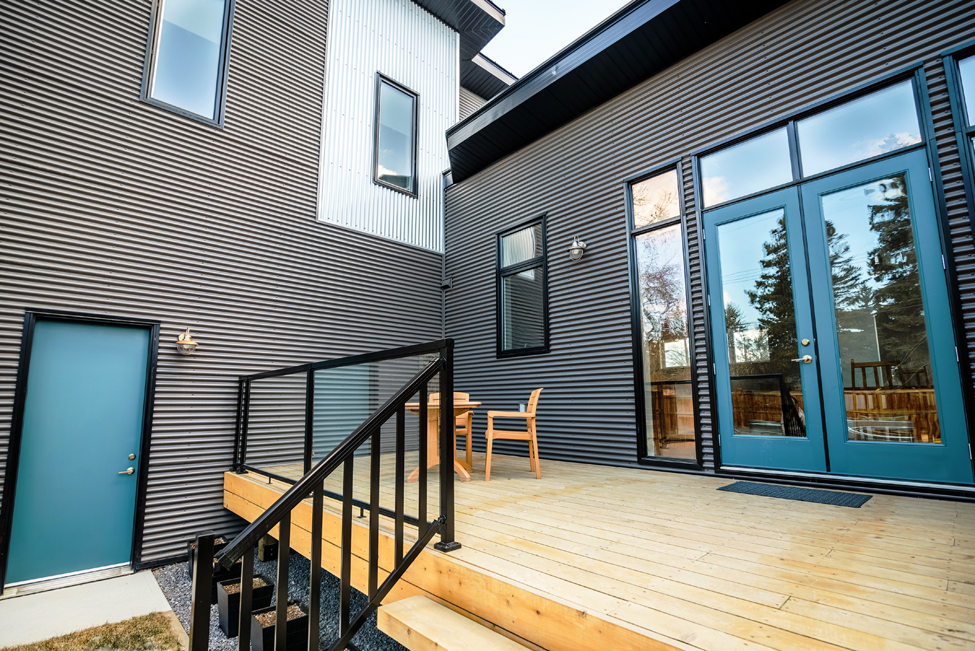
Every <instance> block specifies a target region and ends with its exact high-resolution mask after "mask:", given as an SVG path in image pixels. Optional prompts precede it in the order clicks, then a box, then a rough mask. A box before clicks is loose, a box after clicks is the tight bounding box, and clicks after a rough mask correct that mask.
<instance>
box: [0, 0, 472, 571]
mask: <svg viewBox="0 0 975 651" xmlns="http://www.w3.org/2000/svg"><path fill="white" fill-rule="evenodd" d="M149 9H150V3H149V2H148V1H147V0H128V1H125V2H123V1H121V0H119V1H117V2H111V3H88V4H79V3H59V4H56V5H55V4H51V3H43V2H28V1H25V2H17V3H12V2H4V3H0V59H2V61H3V66H2V67H0V89H2V90H0V93H2V99H3V101H2V102H0V130H2V138H3V141H2V142H3V144H2V146H0V159H2V164H0V184H2V187H3V188H4V190H3V193H2V195H3V196H2V202H3V205H2V209H0V471H2V469H3V467H4V466H5V460H6V453H7V440H8V434H9V425H10V414H11V407H12V401H13V392H14V378H15V374H16V369H17V359H18V351H19V348H20V334H21V323H22V321H23V313H24V309H25V308H26V307H36V308H46V309H61V310H73V311H79V312H89V313H99V314H109V315H117V316H129V317H141V318H150V319H158V320H159V321H161V322H162V334H161V343H160V349H159V372H158V381H157V386H156V400H155V419H154V426H153V429H152V440H151V443H152V448H151V453H150V459H149V477H148V495H147V504H146V525H145V532H144V533H145V536H144V546H143V547H142V549H140V550H137V553H138V554H139V558H141V560H142V561H152V560H154V559H161V558H166V557H169V556H173V555H175V554H179V553H182V552H183V551H184V550H185V547H184V546H183V545H184V543H185V541H186V540H187V539H189V538H190V537H192V536H193V535H194V534H195V533H196V532H198V531H201V530H205V529H211V528H212V529H216V530H218V531H220V532H226V533H233V531H235V530H236V528H237V527H239V526H240V522H241V521H240V520H239V518H237V516H235V515H233V514H231V513H229V512H228V511H226V510H225V509H224V508H223V472H224V471H225V470H226V469H227V468H229V466H230V463H231V458H232V456H233V449H234V436H233V434H234V419H235V409H236V398H237V382H236V379H237V377H238V376H239V375H245V374H250V373H256V372H259V371H264V370H269V369H273V368H282V367H286V366H292V365H295V364H300V363H304V362H309V361H314V360H320V359H329V358H334V357H340V356H344V355H349V354H356V353H364V352H369V351H373V350H379V349H383V348H388V347H392V346H397V345H405V344H412V343H418V342H421V341H430V340H433V339H439V338H440V336H441V292H440V284H439V279H440V273H441V256H440V255H439V254H436V253H433V252H430V251H424V250H421V249H418V248H416V247H411V246H406V245H403V244H399V243H396V242H392V241H389V240H384V239H381V238H378V237H373V236H369V235H366V234H364V233H358V232H354V231H351V230H349V229H343V228H339V227H336V226H333V225H331V224H325V223H321V222H318V221H316V219H315V206H316V192H317V183H318V176H319V155H320V136H321V115H322V97H323V82H324V74H325V35H326V14H327V6H326V4H325V3H322V2H301V1H298V0H276V1H266V2H253V1H251V0H238V2H237V9H236V14H235V20H234V34H233V44H232V55H231V61H230V78H229V88H228V94H227V111H226V116H227V117H226V125H225V128H224V129H217V128H214V127H212V126H208V125H204V124H201V123H198V122H195V121H193V120H189V119H186V118H183V117H180V116H178V115H175V114H173V113H171V112H168V111H165V110H162V109H160V108H157V107H154V106H150V105H148V104H145V103H143V102H140V101H139V89H140V83H141V78H142V66H143V56H144V53H145V43H146V32H147V29H148V23H149ZM398 38H400V39H401V40H402V39H407V40H408V39H409V34H408V32H407V31H406V30H405V28H404V30H403V32H402V34H401V35H400V36H399V37H398ZM451 106H453V103H452V104H451ZM451 110H453V109H451ZM441 137H442V134H441ZM437 171H438V173H439V169H438V170H437ZM438 182H439V175H438ZM186 326H191V327H192V328H193V335H194V338H196V339H197V340H198V341H199V342H200V348H199V350H198V351H197V352H196V354H195V355H193V356H192V357H182V356H180V355H178V354H177V353H176V350H175V346H174V343H175V341H176V337H177V335H178V333H179V332H181V331H182V329H183V328H185V327H186ZM302 397H303V394H302Z"/></svg>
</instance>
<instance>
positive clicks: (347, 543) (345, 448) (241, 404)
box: [190, 339, 460, 651]
mask: <svg viewBox="0 0 975 651" xmlns="http://www.w3.org/2000/svg"><path fill="white" fill-rule="evenodd" d="M430 354H434V355H436V358H435V359H433V360H432V361H430V362H429V363H428V364H426V365H425V366H424V367H423V368H422V369H421V370H420V371H419V372H418V373H416V374H415V375H414V376H413V377H412V378H410V380H409V381H407V382H406V383H405V384H403V385H402V386H401V387H400V388H399V389H398V390H397V391H396V392H395V393H394V394H393V395H392V396H391V397H390V398H388V399H387V400H386V401H385V402H384V403H383V404H382V406H380V407H379V408H378V409H376V410H375V411H373V412H372V413H371V414H370V415H369V416H368V417H367V418H366V419H365V420H364V421H363V422H362V423H361V424H360V425H359V426H358V427H356V428H355V430H354V431H353V432H352V433H351V434H349V435H348V436H347V437H346V438H345V439H344V440H343V441H342V442H341V443H339V444H338V445H337V446H336V447H335V448H334V450H332V451H331V453H329V454H328V455H327V456H325V458H323V459H322V460H321V461H319V462H318V463H317V464H316V465H314V467H312V464H311V461H312V455H313V447H314V446H313V440H314V431H313V430H314V423H313V421H314V417H315V413H316V411H315V404H314V400H315V395H316V392H315V372H316V371H320V370H322V369H328V368H339V367H343V366H353V365H359V364H370V363H375V362H379V361H384V360H392V359H401V358H406V357H416V356H422V355H430ZM299 373H305V374H307V375H306V380H305V405H304V418H305V422H304V442H303V446H302V447H303V450H302V466H303V469H304V471H305V472H304V475H303V476H302V477H301V479H299V480H297V481H295V480H291V479H288V478H286V477H283V476H277V478H279V479H281V480H283V481H285V482H287V483H291V484H292V486H291V488H289V489H288V490H287V491H286V492H285V493H284V494H283V495H282V496H281V497H280V498H279V499H278V500H277V501H276V502H275V503H274V504H273V505H271V507H269V508H268V509H267V510H266V511H264V513H263V514H261V515H260V516H259V517H258V518H257V519H256V520H254V521H253V522H252V523H251V524H250V525H248V526H247V527H246V528H245V529H244V530H243V531H242V532H241V533H240V534H239V535H238V536H237V537H236V538H234V539H233V540H232V541H230V542H229V543H228V544H227V545H226V546H225V547H224V548H223V549H222V550H221V551H220V552H219V553H218V554H216V555H215V556H214V538H215V534H213V533H207V534H203V535H200V536H198V537H197V543H196V563H195V566H194V568H193V593H192V605H191V620H190V649H191V651H204V650H205V649H207V647H208V644H209V629H210V598H211V585H212V579H213V572H214V570H215V569H219V568H220V567H223V568H230V567H232V566H233V565H234V563H236V562H237V561H238V560H240V561H241V585H240V616H239V622H240V628H239V631H238V635H239V648H240V649H242V650H246V649H249V648H250V643H251V635H250V631H251V629H250V626H251V621H250V620H251V615H252V590H253V567H254V547H255V545H256V543H257V541H258V540H259V539H260V538H261V537H263V536H265V535H267V534H268V533H269V532H270V531H271V530H272V529H273V528H274V527H278V567H277V604H276V607H275V631H274V638H275V646H274V648H275V649H276V650H277V651H284V649H285V648H286V644H287V609H288V606H289V601H288V584H289V574H288V571H289V562H290V545H291V541H290V536H291V516H292V511H293V510H294V509H295V508H296V507H297V506H298V505H299V504H301V503H302V502H303V501H304V500H305V499H306V498H307V497H308V496H309V495H310V496H311V497H312V521H311V532H310V533H311V549H310V559H309V560H310V562H311V572H310V577H309V593H308V611H309V612H308V613H307V615H308V649H309V651H317V649H318V648H319V644H320V640H319V637H320V632H319V615H320V608H321V569H322V528H323V518H324V515H325V511H324V499H325V498H326V497H329V498H332V499H335V500H337V501H340V502H341V535H340V538H341V550H340V559H341V560H340V568H341V569H340V576H339V580H340V594H339V629H340V630H339V639H338V640H336V641H335V642H334V643H332V644H331V645H330V646H329V649H331V650H332V651H338V650H340V649H345V648H350V649H351V648H354V647H353V646H352V645H351V644H350V641H351V639H352V637H353V636H354V635H355V634H356V632H357V631H358V630H359V628H360V627H361V626H362V625H363V624H364V623H365V622H366V621H367V620H368V618H369V616H370V615H371V614H372V613H373V612H374V611H375V610H376V609H377V608H378V607H379V605H380V603H381V602H382V600H383V598H384V597H385V596H386V595H387V594H388V593H389V591H390V590H391V589H392V588H393V586H394V585H395V583H396V582H397V581H398V580H399V579H400V578H401V577H402V576H403V574H404V573H405V572H406V571H407V570H408V569H409V567H410V565H411V563H412V562H413V561H414V560H415V559H416V558H417V557H418V556H419V555H420V553H421V552H422V551H423V549H424V548H425V547H426V545H427V544H428V543H429V542H430V541H431V540H432V539H433V537H434V536H435V535H437V534H439V535H440V542H438V543H437V544H436V545H435V547H436V548H437V549H438V550H440V551H453V550H454V549H457V548H459V547H460V545H459V544H458V543H457V542H456V541H455V539H454V477H453V464H452V463H451V462H450V461H451V460H452V459H453V445H454V441H453V436H454V412H453V341H452V340H450V339H444V340H441V341H436V342H432V343H429V344H421V345H418V346H409V347H404V348H397V349H393V350H388V351H382V352H378V353H370V354H368V355H359V356H355V357H347V358H343V359H338V360H330V361H327V362H318V363H315V364H305V365H302V366H297V367H292V368H288V369H280V370H277V371H268V372H266V373H259V374H256V375H252V376H248V377H244V378H241V380H240V387H239V391H238V409H237V436H236V445H235V451H236V452H235V461H234V470H235V471H238V472H242V471H255V472H259V473H263V474H265V475H271V476H273V475H272V474H271V473H269V472H266V471H265V470H262V469H260V468H257V467H253V466H249V465H248V464H247V435H248V410H249V407H250V399H251V387H252V383H253V382H254V381H256V380H260V379H262V378H269V377H277V376H293V375H295V374H299ZM437 375H439V393H440V396H441V399H440V402H439V408H440V414H439V416H440V424H439V425H440V427H439V430H440V432H439V437H438V440H437V443H438V444H439V448H440V451H441V454H440V459H441V463H440V475H439V487H440V495H439V498H440V502H439V510H440V514H439V516H438V517H435V518H434V519H433V520H432V521H428V505H427V497H428V496H427V472H428V471H427V458H428V454H427V453H428V447H429V443H428V440H427V405H428V398H429V394H430V392H429V390H428V389H429V384H430V382H431V381H432V380H433V379H434V378H435V377H436V376H437ZM415 396H416V397H417V405H416V407H415V408H416V410H417V411H418V412H419V413H418V415H419V419H418V420H419V432H418V447H419V450H418V451H419V464H418V473H419V477H418V497H417V515H416V517H415V518H412V517H410V516H408V515H407V514H406V513H405V512H404V511H405V484H406V474H405V473H406V468H405V460H406V446H405V432H406V403H407V402H409V401H410V400H411V399H412V398H414V397H415ZM393 418H395V436H394V438H395V446H394V452H393V454H394V468H395V470H394V476H395V491H394V507H393V508H392V509H389V508H384V507H382V506H381V505H380V457H381V453H382V452H381V447H382V446H381V444H380V435H381V428H382V427H383V425H384V424H385V423H386V422H387V421H389V420H390V419H393ZM366 443H368V444H369V445H368V447H369V450H368V457H369V469H370V471H369V500H368V502H365V501H361V500H356V499H355V498H354V497H353V488H354V486H353V479H354V467H355V466H354V462H355V459H356V458H357V457H361V456H362V455H361V454H357V452H358V451H359V449H360V447H362V446H363V445H364V444H366ZM340 467H341V468H342V470H343V476H342V490H341V492H340V493H336V492H335V491H326V490H325V486H324V483H325V481H326V480H327V479H328V478H329V476H330V475H331V474H332V473H333V472H335V471H336V470H337V469H339V468H340ZM356 507H358V508H360V510H361V511H365V510H366V509H368V513H369V516H368V517H369V530H368V540H369V544H368V548H369V552H368V586H367V590H366V591H364V592H366V594H367V597H368V603H367V604H366V605H365V606H364V607H363V608H362V609H361V610H360V611H359V612H358V613H357V614H356V615H355V616H354V617H353V616H352V613H351V596H352V579H351V577H352V531H353V528H352V527H353V522H352V514H353V509H354V508H356ZM380 516H386V517H389V518H390V519H392V520H393V529H394V553H393V559H392V571H391V572H390V573H389V574H388V576H387V577H386V579H385V580H384V581H383V582H382V584H381V585H380V584H379V520H380ZM407 523H410V524H413V525H415V526H416V527H417V539H416V542H415V543H414V544H413V545H412V547H411V548H410V550H409V552H407V553H405V554H404V540H405V539H404V525H405V524H407Z"/></svg>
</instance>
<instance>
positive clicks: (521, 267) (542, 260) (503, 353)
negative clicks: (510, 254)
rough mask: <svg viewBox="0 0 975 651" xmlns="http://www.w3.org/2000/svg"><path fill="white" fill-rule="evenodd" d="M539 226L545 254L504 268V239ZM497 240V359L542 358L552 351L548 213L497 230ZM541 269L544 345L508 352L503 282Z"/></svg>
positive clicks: (509, 350)
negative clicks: (514, 276) (505, 334)
mask: <svg viewBox="0 0 975 651" xmlns="http://www.w3.org/2000/svg"><path fill="white" fill-rule="evenodd" d="M536 224H541V225H542V255H541V256H536V257H534V258H532V259H530V260H525V261H524V262H519V263H518V264H513V265H509V266H507V267H502V266H501V255H502V244H501V238H503V237H505V236H506V235H511V234H512V233H517V232H518V231H521V230H524V229H526V228H531V227H532V226H535V225H536ZM495 238H496V241H497V245H496V246H497V253H496V256H495V277H496V283H495V316H496V321H495V331H496V334H497V351H496V352H497V357H498V359H505V358H509V357H525V356H528V355H543V354H545V353H548V352H549V351H550V350H551V342H550V339H549V313H548V215H547V213H542V214H541V215H536V216H535V217H532V218H531V219H528V220H526V221H523V222H520V223H518V224H516V225H515V226H512V227H510V228H506V229H504V230H502V231H498V232H497V233H496V234H495ZM539 267H541V269H542V323H543V326H542V329H543V334H544V339H545V343H544V345H542V346H534V347H532V348H512V349H507V350H506V349H505V348H504V314H503V312H502V310H503V304H502V297H501V294H502V281H503V279H504V278H506V277H508V276H513V275H515V274H518V273H521V272H523V271H528V270H530V269H538V268H539Z"/></svg>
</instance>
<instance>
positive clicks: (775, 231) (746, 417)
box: [704, 188, 828, 472]
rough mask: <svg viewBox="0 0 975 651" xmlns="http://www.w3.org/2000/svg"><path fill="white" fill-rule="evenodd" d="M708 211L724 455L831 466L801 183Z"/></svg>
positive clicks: (740, 460) (767, 463) (736, 460)
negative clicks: (800, 198)
mask: <svg viewBox="0 0 975 651" xmlns="http://www.w3.org/2000/svg"><path fill="white" fill-rule="evenodd" d="M704 219H705V242H706V244H707V265H708V293H709V295H710V297H711V298H710V303H711V332H712V339H713V346H714V367H715V393H716V397H717V401H718V427H719V430H720V435H721V457H722V461H723V463H724V465H729V466H749V467H756V468H780V469H787V470H805V471H817V472H825V471H826V469H827V467H828V466H827V464H826V453H825V448H824V445H823V420H822V411H821V409H820V407H819V405H820V392H819V377H818V373H817V368H816V364H814V363H808V364H807V363H804V362H803V357H804V356H806V355H808V356H809V357H808V359H809V360H810V362H812V361H813V360H814V359H815V358H816V356H817V353H816V342H815V332H814V328H813V314H812V302H811V300H810V283H809V277H808V268H807V265H806V258H805V246H804V242H803V239H804V238H803V228H802V214H801V210H800V203H799V191H798V189H796V188H788V189H785V190H780V191H778V192H773V193H770V194H767V195H764V196H761V197H758V198H755V199H751V200H748V201H744V202H741V203H737V204H732V205H731V206H727V207H725V208H718V209H717V210H713V211H710V212H707V213H705V214H704Z"/></svg>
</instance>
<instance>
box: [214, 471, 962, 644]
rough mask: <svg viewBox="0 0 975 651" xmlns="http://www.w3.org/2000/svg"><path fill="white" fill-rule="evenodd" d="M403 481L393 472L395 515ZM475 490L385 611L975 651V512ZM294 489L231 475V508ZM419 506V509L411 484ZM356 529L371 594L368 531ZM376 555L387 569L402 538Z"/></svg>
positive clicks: (717, 494) (553, 633)
mask: <svg viewBox="0 0 975 651" xmlns="http://www.w3.org/2000/svg"><path fill="white" fill-rule="evenodd" d="M366 461H367V460H366V459H362V460H361V462H362V463H361V464H357V478H356V486H357V488H356V492H357V497H363V498H364V497H365V496H366V495H367V486H368V475H367V472H368V470H367V466H366ZM384 461H385V460H384ZM360 468H361V470H362V472H361V473H360V472H359V470H360ZM269 470H270V469H269ZM409 470H410V466H408V467H407V472H409ZM273 471H274V472H276V473H278V474H282V475H286V476H295V477H297V475H300V472H301V469H300V467H277V468H275V469H273ZM391 471H392V467H391V464H386V463H385V462H384V464H383V490H384V495H385V493H386V492H387V491H388V492H389V495H388V497H384V505H387V504H388V505H392V503H393V500H392V486H393V484H392V480H391ZM435 474H436V473H431V475H435ZM473 477H474V480H473V481H471V482H470V483H462V482H456V484H455V486H456V498H455V499H456V504H457V539H458V541H459V542H461V543H462V545H463V548H462V549H461V550H459V551H457V552H454V553H451V554H441V553H439V552H436V551H434V550H432V549H430V550H429V551H427V552H425V553H424V554H423V555H422V556H421V558H420V560H419V561H417V563H416V564H415V565H414V566H413V567H412V568H411V569H410V571H409V572H408V573H407V574H406V576H405V577H404V580H402V581H400V584H399V585H398V587H397V589H396V590H395V591H394V593H392V594H391V595H390V597H389V598H388V599H387V600H388V601H391V600H397V599H400V598H404V597H408V596H412V595H414V594H424V595H426V596H432V597H434V598H437V599H438V600H440V601H442V602H444V603H446V604H447V605H449V606H451V607H452V608H453V609H455V610H457V611H458V612H461V613H462V614H466V615H467V616H469V617H471V618H472V619H475V620H477V621H480V622H481V623H486V624H488V625H490V626H492V627H493V628H495V629H496V630H499V631H501V632H502V633H505V634H506V635H508V636H509V637H511V638H513V639H516V640H518V641H520V642H522V643H523V644H526V645H528V646H531V647H533V648H543V649H550V650H553V651H554V650H556V649H559V650H561V649H579V650H582V649H597V648H598V649H612V650H623V649H634V650H635V649H674V648H676V649H709V650H714V651H725V650H733V649H749V650H753V651H754V650H767V649H776V650H779V651H793V650H797V649H852V650H857V651H860V650H868V649H891V650H894V649H896V650H901V649H903V650H907V649H941V650H947V649H958V650H961V649H975V505H973V504H961V503H956V502H947V501H936V500H924V499H911V498H904V497H890V496H883V495H876V496H874V497H873V498H872V499H871V500H870V501H869V502H867V503H866V504H865V505H864V506H863V507H861V508H859V509H853V508H846V507H838V506H827V505H822V504H810V503H804V502H795V501H787V500H780V499H773V498H766V497H755V496H749V495H741V494H735V493H726V492H722V491H717V490H715V489H716V488H718V487H719V486H724V485H726V484H729V483H731V480H728V479H718V478H708V477H699V476H688V475H680V474H674V473H665V472H653V471H648V470H635V469H621V468H609V467H603V466H586V465H580V464H570V463H560V462H555V461H547V460H545V459H543V460H542V479H541V480H536V479H535V478H534V476H533V475H532V474H530V473H529V471H528V460H527V459H526V458H514V457H499V456H496V457H495V462H494V463H493V464H492V470H491V481H490V482H484V481H483V479H484V463H483V457H482V456H476V457H475V472H474V473H473ZM435 479H436V477H435V476H431V480H432V481H431V485H430V496H431V498H432V502H433V504H435V502H436V495H437V492H436V491H437V489H436V483H435ZM332 481H333V482H334V487H336V488H337V487H338V486H339V485H340V481H341V478H340V477H336V478H334V479H333V480H332ZM286 487H287V486H286V485H283V484H281V483H279V482H276V481H270V482H269V480H268V479H267V478H266V477H263V476H260V475H254V474H250V475H233V474H230V473H228V474H227V475H226V481H225V504H226V506H227V508H229V509H231V510H233V511H235V512H236V513H238V514H239V515H241V516H242V517H244V518H245V519H247V520H251V521H252V520H254V519H255V518H256V517H257V515H259V514H260V513H261V511H262V510H263V509H264V508H267V507H268V506H270V504H271V503H273V501H274V500H275V499H276V498H277V496H278V495H279V494H280V492H281V491H282V490H283V489H284V488H286ZM407 495H408V505H407V511H408V512H415V495H416V488H415V484H414V485H412V486H411V487H409V492H408V493H407ZM411 497H412V498H413V500H412V501H411ZM326 502H328V500H326ZM336 513H337V511H336V510H335V509H334V504H331V505H328V504H327V506H326V523H325V533H324V535H323V538H324V539H325V542H326V544H325V545H323V547H324V549H325V552H324V557H323V563H322V564H323V566H324V567H325V568H326V569H327V570H329V571H331V572H333V573H335V572H337V571H338V551H337V549H338V548H337V547H336V546H335V544H336V543H337V541H338V528H337V526H335V523H336V522H337V516H336ZM430 513H431V514H435V513H436V508H435V506H431V511H430ZM309 517H310V502H309V503H306V504H305V505H303V506H302V507H301V508H299V509H298V510H297V512H296V515H295V517H294V518H293V527H294V528H293V531H292V540H293V541H294V542H293V546H294V547H295V549H296V550H298V551H299V552H301V553H304V554H305V555H307V554H308V545H309V543H310V538H309V535H308V529H309V528H310V526H309V524H308V522H309ZM357 522H359V523H362V524H363V527H361V528H359V527H356V534H355V536H356V537H355V550H354V554H355V556H356V563H358V565H355V566H354V567H353V583H354V584H355V585H356V586H357V587H362V586H363V585H365V578H366V577H365V566H364V561H362V560H361V559H362V558H364V557H365V556H366V550H367V549H368V544H367V541H366V536H365V532H366V530H365V526H364V525H365V523H367V522H368V519H367V518H365V519H361V520H357ZM382 525H383V527H384V530H385V531H389V530H390V528H389V525H390V523H389V522H383V523H382ZM381 546H382V552H381V558H387V559H388V558H390V557H391V554H392V540H391V539H388V538H385V537H384V539H383V542H382V545H381ZM385 566H388V565H385Z"/></svg>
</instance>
